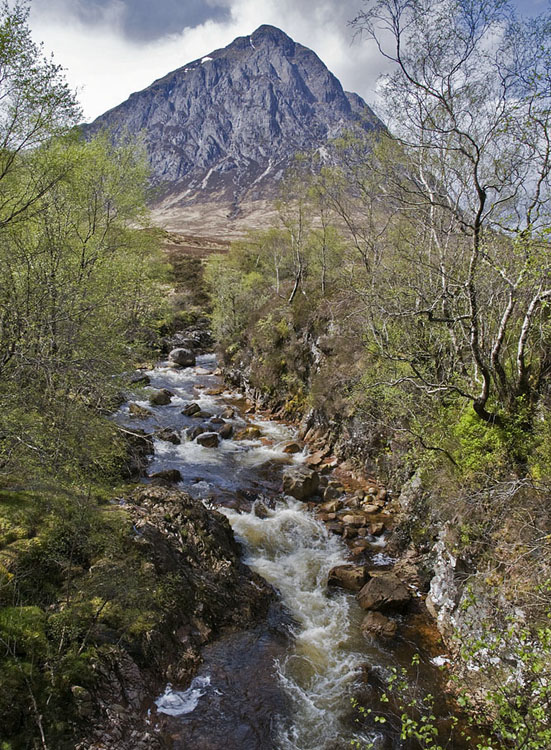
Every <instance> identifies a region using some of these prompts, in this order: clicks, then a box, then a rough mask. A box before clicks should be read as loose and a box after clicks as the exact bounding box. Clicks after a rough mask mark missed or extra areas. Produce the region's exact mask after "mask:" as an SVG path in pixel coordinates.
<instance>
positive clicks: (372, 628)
mask: <svg viewBox="0 0 551 750" xmlns="http://www.w3.org/2000/svg"><path fill="white" fill-rule="evenodd" d="M361 629H362V633H363V634H364V635H367V634H370V635H376V636H379V638H394V636H395V635H396V630H397V629H398V626H397V624H396V623H395V622H394V620H390V619H389V618H388V617H385V616H384V615H382V614H381V613H380V612H368V613H367V615H366V616H365V617H364V619H363V621H362V624H361Z"/></svg>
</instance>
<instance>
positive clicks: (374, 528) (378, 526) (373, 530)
mask: <svg viewBox="0 0 551 750" xmlns="http://www.w3.org/2000/svg"><path fill="white" fill-rule="evenodd" d="M384 532H385V525H384V523H372V524H371V526H370V528H369V533H370V534H373V536H381V534H384Z"/></svg>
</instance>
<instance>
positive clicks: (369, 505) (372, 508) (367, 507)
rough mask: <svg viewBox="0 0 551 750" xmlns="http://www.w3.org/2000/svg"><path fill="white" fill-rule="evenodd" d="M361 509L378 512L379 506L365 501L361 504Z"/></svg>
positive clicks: (366, 511) (367, 511)
mask: <svg viewBox="0 0 551 750" xmlns="http://www.w3.org/2000/svg"><path fill="white" fill-rule="evenodd" d="M362 510H363V512H364V513H378V512H379V510H380V508H379V506H378V505H373V504H372V503H367V504H365V505H362Z"/></svg>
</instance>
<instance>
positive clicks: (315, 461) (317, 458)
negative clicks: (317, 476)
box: [304, 449, 329, 466]
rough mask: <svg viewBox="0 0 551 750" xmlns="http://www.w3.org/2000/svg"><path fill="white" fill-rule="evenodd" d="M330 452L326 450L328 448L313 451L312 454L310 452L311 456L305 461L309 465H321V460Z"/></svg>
mask: <svg viewBox="0 0 551 750" xmlns="http://www.w3.org/2000/svg"><path fill="white" fill-rule="evenodd" d="M328 454H329V451H328V450H326V449H324V450H319V451H315V453H312V454H310V455H309V456H307V457H306V460H305V461H304V463H305V464H306V465H307V466H319V465H320V464H321V462H322V461H323V459H324V458H325V457H326V456H327V455H328Z"/></svg>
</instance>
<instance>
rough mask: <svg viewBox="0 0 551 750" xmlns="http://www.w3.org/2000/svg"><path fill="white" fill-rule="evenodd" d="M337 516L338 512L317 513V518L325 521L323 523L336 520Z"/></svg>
mask: <svg viewBox="0 0 551 750" xmlns="http://www.w3.org/2000/svg"><path fill="white" fill-rule="evenodd" d="M336 518H337V514H336V513H316V520H317V521H323V523H327V521H334V520H335V519H336Z"/></svg>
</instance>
